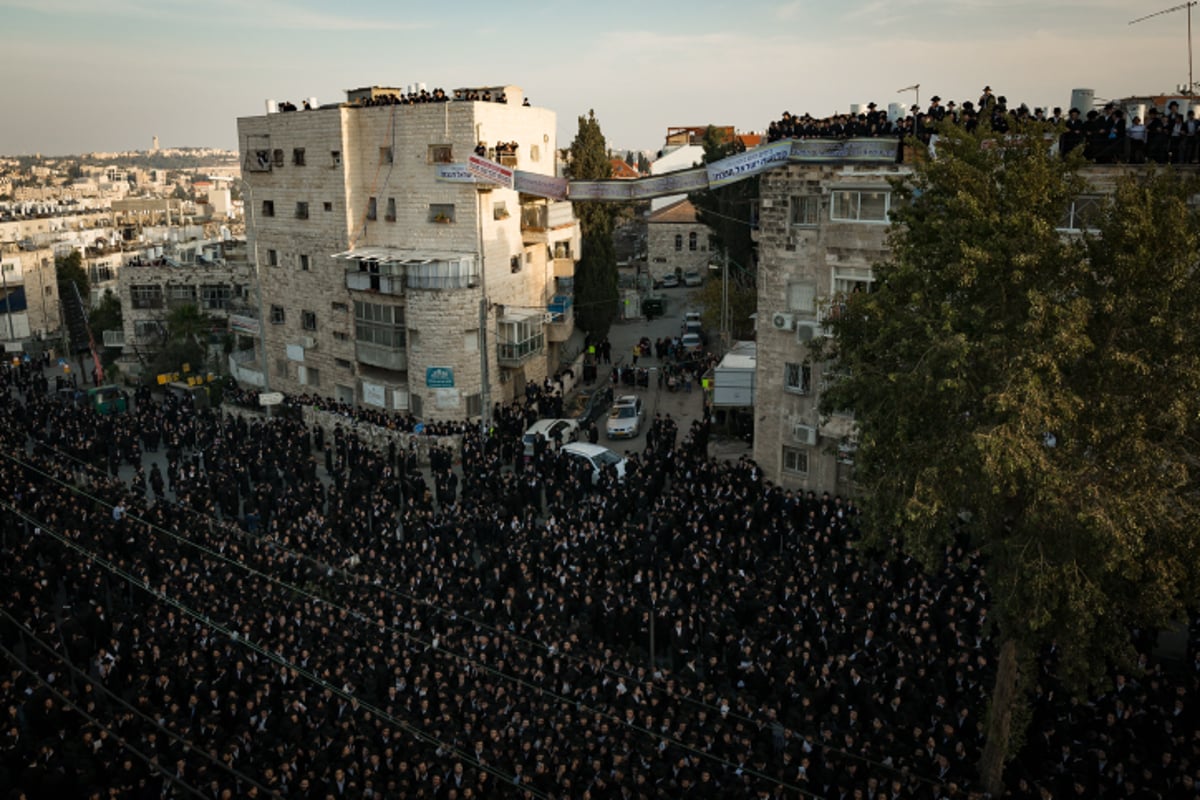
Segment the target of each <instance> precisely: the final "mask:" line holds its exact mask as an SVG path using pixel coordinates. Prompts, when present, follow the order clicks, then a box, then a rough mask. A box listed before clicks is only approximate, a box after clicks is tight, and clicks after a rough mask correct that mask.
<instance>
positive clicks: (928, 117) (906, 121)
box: [767, 86, 1200, 164]
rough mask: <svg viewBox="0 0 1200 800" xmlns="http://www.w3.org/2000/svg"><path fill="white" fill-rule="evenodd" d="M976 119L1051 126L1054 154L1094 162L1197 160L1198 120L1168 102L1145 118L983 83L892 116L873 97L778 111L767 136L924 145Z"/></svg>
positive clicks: (1000, 126) (998, 125)
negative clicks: (957, 96)
mask: <svg viewBox="0 0 1200 800" xmlns="http://www.w3.org/2000/svg"><path fill="white" fill-rule="evenodd" d="M984 122H986V123H987V125H989V126H990V127H991V129H992V130H995V131H999V132H1005V131H1008V130H1009V129H1010V128H1012V127H1015V126H1016V125H1019V124H1025V123H1036V124H1042V125H1044V126H1045V127H1046V130H1047V131H1052V130H1059V131H1061V134H1060V137H1059V150H1060V152H1062V153H1064V154H1065V153H1068V152H1072V151H1074V150H1077V149H1080V148H1082V152H1083V156H1084V157H1085V158H1086V159H1087V160H1089V161H1093V162H1096V163H1101V164H1113V163H1129V164H1145V163H1148V162H1152V163H1158V164H1195V163H1197V162H1198V160H1200V120H1197V119H1196V112H1195V110H1191V109H1189V110H1188V111H1187V113H1186V114H1185V113H1183V112H1182V110H1181V109H1180V106H1179V102H1178V101H1176V100H1170V101H1168V102H1167V103H1166V105H1165V107H1164V108H1162V109H1159V108H1156V107H1153V106H1152V107H1150V109H1149V110H1148V111H1147V114H1146V118H1145V119H1142V118H1141V117H1138V116H1134V117H1132V118H1131V119H1126V113H1125V110H1124V109H1123V108H1120V107H1118V105H1117V104H1116V103H1113V102H1109V103H1106V104H1105V105H1104V107H1103V108H1088V109H1080V108H1071V109H1069V110H1068V111H1067V112H1066V113H1064V112H1063V109H1062V108H1061V107H1056V108H1054V109H1046V108H1033V109H1030V107H1029V106H1028V105H1026V104H1025V103H1021V104H1019V105H1016V106H1011V105H1010V104H1009V102H1008V98H1007V97H1005V96H1003V95H996V94H994V93H993V92H992V87H990V86H985V87H984V88H983V92H982V94H981V95H980V96H979V100H978V101H976V102H973V101H971V100H965V101H963V102H962V103H961V104H959V103H957V102H955V101H953V100H951V101H948V102H947V103H946V104H945V105H942V98H941V97H939V96H938V95H934V96H933V97H932V98H931V99H930V102H929V107H928V108H927V109H925V110H921V109H919V108H917V107H915V106H914V108H913V109H912V110H911V113H908V114H905V115H904V116H900V117H897V118H895V119H893V118H892V117H891V116H889V114H888V112H887V111H885V110H883V109H880V108H878V106H877V105H876V104H875V103H868V104H867V110H866V111H865V112H860V113H857V114H849V113H847V114H835V115H833V116H829V117H823V118H815V117H813V116H811V115H809V114H798V115H793V114H792V113H790V112H788V111H785V112H783V114H782V115H781V116H780V118H779V119H778V120H775V121H773V122H771V123H770V125H769V126H768V127H767V140H768V141H772V142H773V141H779V140H781V139H853V138H872V137H885V138H894V139H897V140H899V141H903V140H904V139H907V138H908V137H910V136H916V138H917V139H919V140H920V141H923V142H925V143H926V144H928V143H929V141H930V139H931V138H932V136H933V135H934V134H935V133H936V131H937V128H938V126H939V125H941V124H954V125H961V126H962V127H963V128H965V129H967V130H975V129H976V128H977V127H979V125H980V124H981V123H984Z"/></svg>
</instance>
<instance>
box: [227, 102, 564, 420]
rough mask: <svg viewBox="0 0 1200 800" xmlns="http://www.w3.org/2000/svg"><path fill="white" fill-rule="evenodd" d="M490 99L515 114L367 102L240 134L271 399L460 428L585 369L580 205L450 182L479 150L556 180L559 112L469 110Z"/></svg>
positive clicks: (518, 107) (273, 120)
mask: <svg viewBox="0 0 1200 800" xmlns="http://www.w3.org/2000/svg"><path fill="white" fill-rule="evenodd" d="M485 92H486V93H487V96H491V97H499V96H501V95H503V96H504V97H505V98H506V99H507V102H506V103H502V102H494V101H483V100H447V101H445V102H422V103H413V104H400V103H393V102H390V100H389V98H390V97H391V96H396V95H403V94H404V92H403V91H402V90H400V89H389V88H383V87H369V88H364V89H357V90H353V91H351V92H348V93H347V102H345V103H336V104H332V105H326V106H321V107H319V108H314V109H311V110H308V109H306V110H302V111H285V112H272V113H267V114H265V115H262V116H255V117H245V118H241V119H239V120H238V136H239V142H240V149H241V158H242V168H243V176H244V181H243V189H244V191H243V197H244V200H245V203H246V209H247V211H246V220H247V235H248V237H249V239H250V241H251V246H252V249H253V252H254V253H255V254H256V255H255V257H256V258H257V263H258V267H259V270H260V274H261V276H262V281H263V291H264V297H265V306H266V310H265V316H266V319H265V320H264V324H263V325H262V326H261V328H262V332H263V337H262V341H263V342H265V346H266V349H267V356H268V359H267V360H268V364H269V374H268V376H267V379H268V383H269V386H270V388H271V389H272V390H280V391H284V392H289V393H309V394H320V395H325V396H330V397H333V398H336V399H337V400H339V401H343V402H351V403H360V404H366V405H370V406H377V407H384V408H389V409H395V410H406V411H411V412H412V413H414V414H415V415H417V416H420V417H423V418H427V419H462V418H464V417H468V416H475V415H478V414H480V413H481V412H482V411H483V409H484V407H485V404H487V403H494V402H500V401H505V400H508V399H511V398H512V397H514V396H516V395H518V394H520V393H522V392H523V389H524V385H525V383H526V382H529V381H541V380H542V379H543V378H545V377H546V376H547V375H548V374H552V373H553V372H554V371H555V370H556V369H557V367H558V365H559V363H560V361H562V360H563V359H565V358H567V357H569V356H571V355H572V354H573V351H574V349H575V345H574V342H573V341H572V342H571V344H568V340H570V339H571V335H572V333H573V332H574V315H573V309H572V295H573V286H572V281H573V278H574V265H575V262H576V261H577V259H578V257H579V226H578V222H577V220H576V218H575V216H574V213H573V211H572V209H571V205H570V203H566V202H555V201H548V200H545V199H542V198H537V197H531V196H524V195H521V194H520V193H518V192H516V191H514V190H511V189H504V188H500V187H496V186H492V185H488V184H479V183H471V182H448V181H444V180H439V178H438V174H439V169H442V168H444V167H446V166H448V165H453V164H462V163H463V162H466V161H467V159H468V158H469V156H471V155H472V154H473V153H475V152H476V150H477V148H478V149H479V150H480V152H481V153H484V154H486V155H487V157H489V158H491V159H493V160H495V161H499V162H501V163H503V164H505V165H506V166H510V167H513V168H515V169H519V170H524V171H527V172H535V173H540V174H544V175H554V174H555V156H556V152H557V146H558V143H557V140H556V134H555V127H556V118H555V114H554V113H553V112H551V111H549V110H546V109H541V108H533V107H529V106H523V105H522V102H521V101H522V98H523V95H522V92H521V90H520V89H519V88H518V87H515V86H503V87H499V86H495V87H485V88H481V89H477V90H472V89H464V90H461V91H460V92H458V93H456V94H458V95H459V96H462V97H467V96H485ZM459 172H462V171H459ZM255 363H259V362H257V361H256V362H255ZM246 369H247V370H249V369H250V365H249V364H247V365H246ZM247 379H248V381H249V382H256V381H254V380H253V379H252V378H251V377H250V376H247Z"/></svg>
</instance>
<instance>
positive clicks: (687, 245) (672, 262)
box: [646, 198, 712, 280]
mask: <svg viewBox="0 0 1200 800" xmlns="http://www.w3.org/2000/svg"><path fill="white" fill-rule="evenodd" d="M711 238H712V231H711V229H710V228H709V227H708V226H707V225H705V224H704V223H703V222H701V221H700V218H699V216H698V214H697V212H696V207H695V206H694V205H692V201H690V200H688V199H687V198H684V199H683V200H676V201H675V202H674V203H672V204H671V205H669V206H665V207H663V208H660V209H659V210H657V211H654V212H651V214H650V216H649V217H647V219H646V253H647V258H648V259H649V262H650V274H651V275H652V276H653V277H654V279H655V280H658V279H660V278H662V276H664V275H668V274H672V275H682V274H683V273H685V272H688V271H691V270H695V271H698V272H700V274H701V275H707V274H708V272H707V271H708V262H709V257H710V253H709V251H710V250H711V249H712V247H711V245H712V242H711Z"/></svg>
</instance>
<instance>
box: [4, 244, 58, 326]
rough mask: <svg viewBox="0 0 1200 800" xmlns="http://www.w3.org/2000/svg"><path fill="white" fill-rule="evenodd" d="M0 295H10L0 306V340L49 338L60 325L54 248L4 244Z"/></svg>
mask: <svg viewBox="0 0 1200 800" xmlns="http://www.w3.org/2000/svg"><path fill="white" fill-rule="evenodd" d="M0 269H2V271H3V281H0V297H2V298H5V299H11V308H10V307H9V303H7V302H6V303H5V304H4V305H3V307H2V308H0V311H2V313H0V341H4V342H14V343H15V342H22V341H26V340H28V339H37V338H41V339H49V338H52V337H54V336H55V335H57V334H58V332H59V331H60V330H61V328H62V314H61V311H60V309H59V304H58V277H57V273H56V271H55V268H54V252H53V251H52V250H50V249H49V248H41V249H37V250H23V249H19V248H17V247H15V246H12V245H6V246H4V248H3V249H2V250H0Z"/></svg>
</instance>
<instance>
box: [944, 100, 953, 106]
mask: <svg viewBox="0 0 1200 800" xmlns="http://www.w3.org/2000/svg"><path fill="white" fill-rule="evenodd" d="M946 105H948V106H953V105H954V101H953V100H951V101H950V102H949V103H946Z"/></svg>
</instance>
